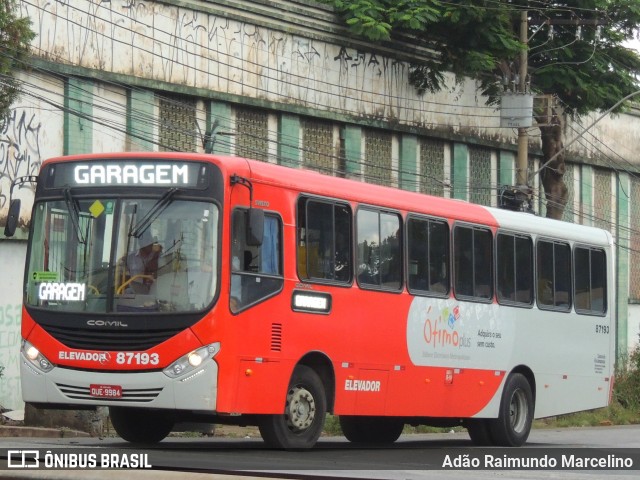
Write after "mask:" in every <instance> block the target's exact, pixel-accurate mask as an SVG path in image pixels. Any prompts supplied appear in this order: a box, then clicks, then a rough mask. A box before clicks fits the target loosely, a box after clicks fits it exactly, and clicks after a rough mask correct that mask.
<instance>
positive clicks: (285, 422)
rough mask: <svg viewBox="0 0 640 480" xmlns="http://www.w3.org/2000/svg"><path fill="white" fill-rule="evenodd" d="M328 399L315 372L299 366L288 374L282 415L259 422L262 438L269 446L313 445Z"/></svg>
mask: <svg viewBox="0 0 640 480" xmlns="http://www.w3.org/2000/svg"><path fill="white" fill-rule="evenodd" d="M326 414H327V398H326V395H325V389H324V385H323V383H322V380H321V379H320V377H319V376H318V374H317V373H316V372H315V371H314V370H313V369H311V368H309V367H307V366H305V365H298V366H297V367H296V368H295V369H294V370H293V374H292V375H291V380H290V382H289V388H288V390H287V398H286V402H285V408H284V414H281V415H267V416H265V418H264V419H263V420H262V421H261V422H260V425H259V429H260V434H261V435H262V439H263V440H264V441H265V443H266V444H267V445H268V446H269V447H272V448H281V449H287V450H302V449H307V448H312V447H313V446H314V445H315V444H316V442H317V441H318V438H319V437H320V434H321V433H322V429H323V427H324V420H325V416H326Z"/></svg>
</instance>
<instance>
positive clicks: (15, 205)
mask: <svg viewBox="0 0 640 480" xmlns="http://www.w3.org/2000/svg"><path fill="white" fill-rule="evenodd" d="M19 219H20V199H18V198H15V199H13V200H11V203H10V204H9V213H8V214H7V223H6V224H5V226H4V236H5V237H13V235H14V234H15V233H16V228H18V220H19Z"/></svg>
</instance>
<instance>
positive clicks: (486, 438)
mask: <svg viewBox="0 0 640 480" xmlns="http://www.w3.org/2000/svg"><path fill="white" fill-rule="evenodd" d="M490 422H491V420H487V419H484V418H469V419H468V420H467V421H466V422H465V427H467V432H469V437H471V441H472V442H473V444H474V445H476V446H478V447H487V446H490V445H493V439H492V438H491V432H490V431H489V423H490Z"/></svg>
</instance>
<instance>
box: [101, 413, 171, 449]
mask: <svg viewBox="0 0 640 480" xmlns="http://www.w3.org/2000/svg"><path fill="white" fill-rule="evenodd" d="M109 417H110V418H111V424H112V425H113V428H114V429H115V431H116V433H117V434H118V435H120V437H122V438H123V439H124V440H126V441H127V442H131V443H145V444H151V443H158V442H159V441H161V440H163V439H164V438H165V437H166V436H167V435H169V433H170V432H171V429H172V428H173V425H174V420H173V419H172V418H171V417H170V416H169V415H167V413H166V412H162V411H159V410H158V411H155V410H147V409H142V408H126V407H109Z"/></svg>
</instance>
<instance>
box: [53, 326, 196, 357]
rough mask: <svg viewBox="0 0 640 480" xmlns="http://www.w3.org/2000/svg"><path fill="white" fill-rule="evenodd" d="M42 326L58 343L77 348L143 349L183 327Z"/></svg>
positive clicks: (153, 345) (154, 344)
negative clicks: (135, 328)
mask: <svg viewBox="0 0 640 480" xmlns="http://www.w3.org/2000/svg"><path fill="white" fill-rule="evenodd" d="M43 328H44V329H45V330H46V331H47V332H48V333H49V334H51V336H53V337H54V338H55V339H56V340H58V341H59V342H60V343H63V344H64V345H66V346H67V347H70V348H76V349H79V350H110V351H144V350H148V349H150V348H152V347H155V346H156V345H158V344H160V343H162V342H164V341H165V340H168V339H169V338H171V337H173V336H174V335H176V334H177V333H179V332H181V331H182V330H183V328H167V329H162V330H155V329H149V330H132V329H128V328H127V329H122V330H118V331H114V330H96V329H88V328H85V329H83V328H75V327H74V328H69V327H53V326H50V325H47V326H43Z"/></svg>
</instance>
